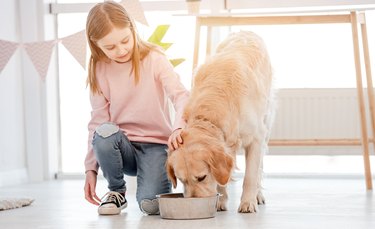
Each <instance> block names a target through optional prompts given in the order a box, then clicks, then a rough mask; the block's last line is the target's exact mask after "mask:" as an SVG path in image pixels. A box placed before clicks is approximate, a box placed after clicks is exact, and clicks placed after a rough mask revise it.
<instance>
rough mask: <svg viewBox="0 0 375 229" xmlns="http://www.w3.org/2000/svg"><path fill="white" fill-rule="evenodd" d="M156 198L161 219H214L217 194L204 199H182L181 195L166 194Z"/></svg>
mask: <svg viewBox="0 0 375 229" xmlns="http://www.w3.org/2000/svg"><path fill="white" fill-rule="evenodd" d="M157 197H158V199H159V210H160V216H161V218H163V219H204V218H212V217H215V215H216V211H217V209H216V204H217V201H218V198H219V194H217V195H216V196H212V197H204V198H184V195H183V194H182V193H166V194H160V195H158V196H157Z"/></svg>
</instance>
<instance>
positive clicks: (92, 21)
mask: <svg viewBox="0 0 375 229" xmlns="http://www.w3.org/2000/svg"><path fill="white" fill-rule="evenodd" d="M113 28H120V29H122V28H130V30H131V33H132V35H133V40H134V48H133V54H132V58H131V60H132V71H134V76H135V77H134V82H135V84H137V83H138V81H139V78H140V73H139V72H140V71H139V68H140V61H141V60H142V59H143V58H144V57H145V56H147V54H148V53H149V52H150V50H158V51H160V52H161V50H160V48H159V47H158V46H156V45H153V44H151V43H149V42H147V41H143V40H142V39H141V38H140V37H139V36H138V34H137V31H136V27H135V23H134V22H133V20H132V19H131V18H130V16H129V14H128V12H127V11H126V10H125V9H124V7H123V6H122V5H121V4H119V3H116V2H114V1H106V2H103V3H98V4H96V5H95V6H94V7H93V8H92V9H91V10H90V12H89V14H88V16H87V22H86V36H87V40H88V43H89V46H90V50H91V56H90V60H89V67H88V77H87V82H86V83H87V85H88V86H90V90H91V92H92V93H94V94H95V93H101V90H100V88H99V85H98V83H97V79H96V65H97V63H98V61H106V62H108V61H109V59H108V57H107V56H106V55H105V54H104V52H103V51H102V50H101V49H100V48H99V47H98V46H97V41H98V40H100V39H101V38H103V37H104V36H106V35H107V34H108V33H110V32H111V31H112V29H113Z"/></svg>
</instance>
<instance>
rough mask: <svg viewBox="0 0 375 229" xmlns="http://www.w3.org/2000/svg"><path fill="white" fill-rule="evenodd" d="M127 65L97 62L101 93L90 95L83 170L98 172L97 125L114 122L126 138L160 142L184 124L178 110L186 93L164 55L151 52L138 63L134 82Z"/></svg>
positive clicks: (181, 110)
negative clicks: (171, 110)
mask: <svg viewBox="0 0 375 229" xmlns="http://www.w3.org/2000/svg"><path fill="white" fill-rule="evenodd" d="M131 66H132V64H131V61H129V62H127V63H117V62H115V61H111V62H110V63H104V62H99V63H98V64H97V69H96V77H97V80H98V83H99V86H100V89H101V91H102V92H103V93H102V94H91V96H90V101H91V106H92V112H91V121H90V122H89V125H88V129H89V138H88V152H87V155H86V159H85V169H86V171H88V170H94V171H98V163H97V161H96V158H95V155H94V153H93V149H92V138H93V134H94V132H95V128H96V127H97V126H99V125H100V124H103V123H105V122H112V123H115V124H117V125H118V126H119V127H120V129H121V131H123V133H124V134H126V135H127V137H128V138H129V140H130V141H138V142H149V143H162V144H167V141H168V138H169V136H170V134H171V133H172V131H173V130H175V129H177V128H183V127H184V126H185V122H184V120H183V119H182V113H183V109H184V106H185V104H186V102H187V99H188V97H189V92H188V91H187V90H186V89H185V87H184V86H183V85H182V84H181V82H180V81H179V78H178V75H177V74H176V73H175V72H174V69H173V66H172V65H171V64H170V62H169V61H168V59H167V58H166V56H164V55H163V54H160V53H158V52H156V51H151V52H150V54H149V55H147V56H146V57H145V58H144V59H143V60H142V62H141V67H140V80H139V82H138V84H137V85H135V84H134V74H133V73H132V71H131ZM168 98H169V99H170V100H171V101H172V103H173V106H174V109H175V111H176V114H175V120H174V122H173V121H172V120H171V117H170V111H169V106H168Z"/></svg>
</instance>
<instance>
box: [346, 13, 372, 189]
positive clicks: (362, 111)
mask: <svg viewBox="0 0 375 229" xmlns="http://www.w3.org/2000/svg"><path fill="white" fill-rule="evenodd" d="M350 16H351V17H350V18H351V25H352V36H353V48H354V62H355V69H356V79H357V93H358V105H359V115H360V121H361V138H362V147H363V161H364V168H365V179H366V188H367V189H368V190H372V179H371V168H370V156H369V144H368V135H367V127H366V123H367V122H366V110H365V102H364V95H363V84H362V74H361V63H360V51H359V41H358V27H357V24H358V21H357V13H356V12H351V13H350Z"/></svg>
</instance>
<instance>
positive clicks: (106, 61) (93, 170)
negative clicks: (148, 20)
mask: <svg viewBox="0 0 375 229" xmlns="http://www.w3.org/2000/svg"><path fill="white" fill-rule="evenodd" d="M86 33H87V38H88V43H89V46H90V49H91V57H90V63H89V73H88V79H87V84H88V86H89V87H90V92H91V95H90V101H91V106H92V112H91V121H90V122H89V124H88V129H89V139H88V153H87V155H86V159H85V169H86V181H85V188H84V191H85V198H86V200H87V201H89V202H90V203H92V204H95V205H98V206H99V209H98V213H99V214H103V215H112V214H119V213H120V212H121V210H122V209H124V208H126V206H127V201H126V198H125V193H126V182H125V180H124V174H126V175H129V176H137V192H136V197H137V202H138V204H139V208H140V209H141V211H142V212H144V213H146V214H158V213H159V206H158V202H157V199H156V197H155V195H157V194H160V193H167V192H170V191H171V184H170V182H169V181H168V178H167V175H166V171H165V161H166V158H167V152H166V149H167V148H168V146H169V147H170V148H171V149H173V148H177V147H178V144H181V143H182V138H181V135H180V133H181V130H182V128H184V126H185V122H184V121H183V119H182V112H183V108H184V105H185V103H186V101H187V99H188V97H189V93H188V91H187V90H186V89H185V88H184V86H183V85H182V84H181V82H180V81H179V79H178V76H177V74H176V73H175V72H174V69H173V66H172V65H171V64H170V62H169V61H168V59H167V58H166V56H165V55H164V54H163V52H162V51H161V49H160V48H159V47H157V46H155V45H153V44H151V43H148V42H146V41H143V40H142V39H140V37H139V36H138V35H137V31H136V28H135V24H134V22H133V21H132V20H131V19H130V17H129V14H128V13H127V12H126V10H125V9H124V8H123V7H122V5H120V4H119V3H116V2H113V1H106V2H104V3H98V4H97V5H95V6H94V7H93V8H92V9H91V10H90V12H89V14H88V17H87V24H86ZM168 98H169V99H170V100H171V101H172V103H173V105H174V108H175V110H176V115H175V121H174V124H173V125H171V123H172V122H171V118H170V115H169V114H170V113H169V109H168V108H169V106H168ZM99 167H100V168H101V170H102V172H103V175H104V177H105V179H106V180H107V182H108V189H109V190H110V191H109V192H108V193H107V194H106V195H105V196H104V197H103V198H102V199H99V198H98V196H97V195H96V192H95V189H96V182H97V174H98V169H99Z"/></svg>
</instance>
